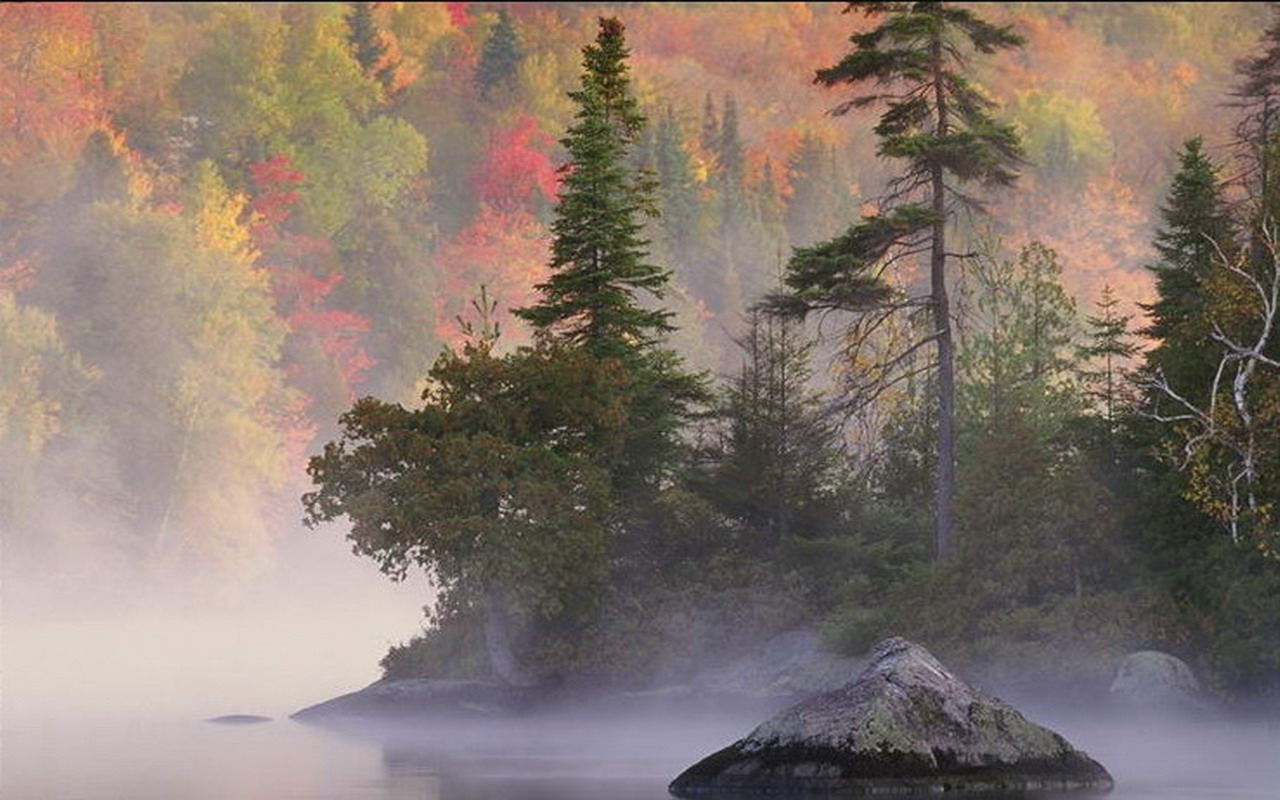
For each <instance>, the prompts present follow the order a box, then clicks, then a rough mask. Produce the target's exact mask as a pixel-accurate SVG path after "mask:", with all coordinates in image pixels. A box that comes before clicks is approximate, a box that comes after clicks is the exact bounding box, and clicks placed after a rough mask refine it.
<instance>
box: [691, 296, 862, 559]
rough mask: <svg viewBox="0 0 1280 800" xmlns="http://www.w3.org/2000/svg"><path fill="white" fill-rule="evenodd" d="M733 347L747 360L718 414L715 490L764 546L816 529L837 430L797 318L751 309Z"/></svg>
mask: <svg viewBox="0 0 1280 800" xmlns="http://www.w3.org/2000/svg"><path fill="white" fill-rule="evenodd" d="M738 346H739V347H740V348H742V351H743V356H744V358H743V364H742V369H741V371H740V372H739V374H738V376H737V377H736V378H735V379H734V381H733V383H732V384H731V386H730V387H729V389H728V392H727V396H726V398H725V403H724V407H723V410H722V412H721V413H722V414H723V416H724V417H725V420H726V422H727V424H728V427H727V430H726V431H725V439H726V441H725V445H724V448H723V454H722V461H721V462H720V464H719V468H718V471H717V475H716V481H715V483H716V490H717V491H716V493H717V496H718V498H719V500H720V505H721V506H722V507H723V508H725V510H726V511H727V513H728V514H729V515H730V516H731V517H733V518H736V519H738V520H740V521H741V522H742V523H743V525H744V526H745V528H746V530H747V532H748V534H749V535H751V536H752V537H753V538H755V539H756V540H757V543H758V544H759V545H761V546H762V547H763V548H765V549H766V550H767V549H768V548H771V547H776V546H777V545H778V544H780V543H781V542H782V541H783V540H784V539H786V538H787V537H789V536H793V535H801V536H816V535H819V534H820V533H821V531H819V530H818V529H817V528H818V527H819V526H821V524H822V521H821V520H820V519H819V518H820V517H821V513H820V512H821V509H822V505H823V499H824V498H826V497H830V496H831V495H832V490H833V486H834V481H835V477H836V471H837V468H838V465H839V452H840V451H839V439H840V428H839V425H838V424H837V423H836V421H835V419H834V418H833V416H832V414H831V409H830V407H829V406H828V405H827V404H826V403H825V402H824V401H823V399H822V397H821V396H820V395H818V394H817V393H815V392H813V391H812V390H811V389H810V388H809V386H808V383H809V381H810V379H811V378H812V369H811V367H810V364H811V359H812V353H813V342H812V341H810V340H807V339H806V338H805V337H804V335H803V331H802V330H801V329H800V326H799V325H798V324H797V323H796V322H794V321H792V320H788V319H779V318H776V317H771V316H769V315H767V314H765V313H764V312H763V311H761V310H759V309H755V310H752V312H751V313H750V315H749V317H748V322H747V331H746V334H745V335H744V336H743V337H742V338H741V339H739V340H738Z"/></svg>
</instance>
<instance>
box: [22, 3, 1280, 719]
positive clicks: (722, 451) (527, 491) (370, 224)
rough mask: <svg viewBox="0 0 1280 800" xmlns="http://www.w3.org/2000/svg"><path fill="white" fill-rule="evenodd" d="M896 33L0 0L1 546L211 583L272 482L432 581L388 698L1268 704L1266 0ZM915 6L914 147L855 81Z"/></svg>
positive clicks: (996, 10) (996, 16) (763, 18)
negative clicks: (929, 45) (1126, 661)
mask: <svg viewBox="0 0 1280 800" xmlns="http://www.w3.org/2000/svg"><path fill="white" fill-rule="evenodd" d="M890 11H891V13H889V14H886V15H873V16H864V15H863V14H861V13H850V14H847V15H841V14H840V8H839V7H838V6H832V5H829V4H823V5H816V4H815V5H806V4H780V5H774V4H758V5H747V6H740V5H739V6H732V7H723V8H719V7H707V6H697V7H694V6H689V7H685V6H680V5H677V4H654V5H651V6H640V7H628V8H627V9H626V10H625V12H623V14H624V16H623V21H624V22H625V23H626V28H625V37H624V32H623V29H622V28H621V26H620V25H619V26H618V27H617V28H610V27H609V26H607V25H603V24H602V23H600V22H599V19H600V18H601V17H604V18H606V19H608V18H610V17H609V14H610V13H612V12H610V11H608V10H607V9H602V7H600V6H595V5H587V6H584V7H578V6H575V5H572V4H557V5H555V6H539V5H535V4H514V5H511V6H504V5H502V4H467V3H446V4H391V3H351V4H254V5H242V4H216V5H205V4H190V5H177V4H174V5H169V4H146V5H143V4H91V5H78V4H4V5H0V40H2V41H3V45H0V95H2V96H3V97H4V98H5V109H6V110H5V112H4V116H3V118H2V120H0V121H2V123H3V124H2V125H0V164H2V176H3V181H0V204H2V205H0V207H2V208H3V210H4V213H3V215H2V218H0V232H2V234H3V235H2V236H0V374H2V375H3V385H2V387H0V437H3V441H4V444H3V449H2V450H0V476H2V477H0V480H2V481H3V485H4V487H5V492H4V495H3V501H0V524H2V525H3V533H4V537H5V546H6V553H5V556H6V570H7V571H8V570H28V571H32V572H36V571H42V570H47V571H48V572H49V573H50V574H56V573H57V572H58V571H59V570H61V571H63V573H64V578H63V579H64V580H65V579H67V577H68V576H69V577H70V579H71V580H79V579H80V578H81V577H82V576H83V573H84V572H85V571H89V572H92V571H95V570H116V571H123V572H125V573H127V574H135V573H138V572H141V571H146V572H149V573H151V574H153V575H155V576H159V577H161V578H163V579H166V580H177V581H181V582H190V583H197V584H199V583H209V584H216V583H219V582H223V581H226V580H227V579H229V578H230V579H239V580H245V579H247V578H249V577H251V576H253V575H254V574H257V573H259V572H261V571H262V570H263V569H264V568H265V567H266V566H267V565H269V563H270V560H271V558H272V554H273V541H274V539H275V537H276V536H278V534H279V532H280V531H281V530H283V529H286V528H287V527H288V526H291V525H293V524H296V520H297V517H298V502H297V498H298V496H299V495H300V494H302V493H303V492H308V493H309V494H308V496H307V501H306V502H307V515H308V518H309V520H310V521H312V522H319V521H321V520H323V519H328V518H338V517H345V518H346V519H344V522H343V524H346V523H347V521H349V522H350V523H351V524H352V525H353V528H352V535H351V538H352V543H353V545H354V547H355V549H356V550H357V552H359V553H361V554H363V555H366V556H370V557H372V558H374V559H375V560H377V561H378V563H379V564H380V566H382V568H383V569H384V570H385V571H387V572H388V573H389V574H392V575H393V576H394V575H402V574H404V572H405V571H406V570H408V569H422V568H424V567H425V568H426V569H427V570H428V572H429V573H430V574H431V576H432V579H433V581H434V583H435V584H436V586H437V587H438V589H439V590H440V601H439V603H438V604H437V606H436V607H435V608H434V609H433V615H432V617H431V620H430V627H429V629H428V631H427V632H426V633H425V634H424V635H423V636H422V637H420V638H418V639H415V640H414V641H412V642H409V643H406V644H405V645H403V646H400V647H396V648H393V650H392V652H391V653H390V654H388V656H387V658H386V659H385V661H384V666H385V667H386V669H387V671H388V674H392V675H437V676H460V675H468V676H475V675H495V676H497V677H500V678H503V679H505V680H509V681H512V682H517V683H536V682H540V681H546V680H550V679H551V678H552V677H554V676H561V677H564V678H569V679H576V680H588V679H590V680H597V681H615V680H628V681H633V682H634V681H636V680H675V679H678V678H680V677H682V676H684V675H687V673H688V672H689V671H690V670H691V669H693V668H694V667H695V666H696V665H697V664H699V663H704V662H705V661H706V660H707V659H716V658H727V657H730V656H733V655H737V654H740V653H743V652H746V651H748V650H749V649H750V648H751V647H752V646H753V645H755V644H758V643H759V642H760V641H762V640H764V639H766V638H768V637H769V636H771V635H773V634H775V633H777V632H780V631H783V630H787V629H790V628H793V627H796V626H800V625H818V626H819V627H820V629H821V630H822V632H823V633H824V636H825V638H826V641H827V642H828V644H829V645H830V646H832V647H834V648H836V649H840V650H844V651H848V652H858V651H860V650H861V649H863V648H865V647H866V646H867V645H868V644H870V643H871V642H873V641H874V640H875V639H877V638H878V637H880V636H883V635H885V634H888V633H896V634H901V635H907V636H912V637H915V638H917V639H919V640H920V641H922V642H924V643H925V644H927V645H928V646H930V647H931V648H933V649H935V650H936V651H938V652H941V653H943V654H945V657H946V658H948V660H954V661H956V662H957V663H963V664H968V665H974V666H975V667H978V666H983V665H986V666H987V667H988V668H994V667H993V666H992V665H996V664H999V665H1003V666H1004V667H1005V668H1008V669H1010V670H1011V671H1015V672H1017V673H1018V674H1020V675H1025V676H1032V677H1037V676H1038V677H1043V678H1051V679H1055V680H1066V681H1078V682H1097V681H1101V680H1104V679H1105V678H1106V677H1107V676H1106V675H1105V672H1106V670H1107V669H1108V668H1109V666H1110V665H1111V664H1112V663H1113V662H1114V657H1115V656H1117V655H1119V654H1122V653H1123V652H1126V651H1128V650H1133V649H1137V648H1139V647H1148V646H1150V647H1158V648H1161V649H1165V650H1169V651H1171V652H1174V653H1176V654H1178V655H1182V656H1184V657H1186V658H1188V660H1190V661H1192V663H1193V664H1195V665H1196V666H1198V667H1199V668H1200V669H1201V670H1202V672H1203V674H1204V675H1205V676H1206V677H1207V678H1208V679H1209V680H1210V682H1211V683H1212V685H1213V686H1214V687H1215V688H1217V689H1219V690H1222V691H1224V692H1234V693H1253V692H1263V691H1275V689H1276V688H1277V681H1276V676H1277V675H1280V631H1278V630H1277V625H1280V622H1277V620H1280V608H1277V605H1280V585H1277V584H1278V583H1280V575H1278V569H1277V563H1276V561H1275V559H1274V557H1273V552H1272V546H1273V544H1274V539H1273V538H1272V536H1271V532H1272V531H1274V529H1275V523H1274V519H1273V515H1274V512H1273V503H1274V501H1275V494H1276V492H1277V483H1276V480H1277V475H1276V471H1277V467H1278V464H1277V460H1278V459H1280V454H1278V453H1277V452H1276V443H1277V442H1280V431H1277V429H1276V428H1277V425H1278V424H1280V418H1278V414H1280V397H1277V389H1278V388H1280V381H1278V380H1277V377H1278V375H1277V373H1278V370H1277V365H1276V360H1277V356H1278V352H1277V349H1278V348H1277V344H1276V341H1275V335H1274V334H1273V330H1274V315H1275V309H1276V302H1277V297H1276V292H1277V290H1278V289H1280V280H1278V279H1277V277H1276V271H1275V263H1276V262H1275V258H1274V248H1275V246H1276V237H1275V232H1274V228H1275V223H1274V221H1273V218H1272V217H1273V214H1274V207H1275V204H1276V202H1277V199H1276V198H1277V197H1280V195H1278V194H1277V192H1276V189H1275V186H1274V185H1273V184H1274V180H1275V177H1274V176H1275V172H1276V170H1275V169H1274V167H1273V166H1272V165H1273V163H1274V158H1275V156H1274V142H1273V138H1274V137H1273V135H1272V134H1273V131H1272V115H1273V101H1274V98H1273V94H1274V92H1275V90H1276V86H1277V85H1280V76H1278V75H1273V74H1272V72H1271V70H1272V68H1273V67H1272V62H1271V61H1270V60H1269V59H1268V58H1267V57H1266V54H1267V53H1269V52H1271V49H1272V48H1273V47H1276V46H1278V45H1277V41H1278V40H1280V33H1278V32H1277V31H1276V30H1275V29H1271V30H1269V31H1268V33H1267V35H1266V36H1265V37H1264V38H1263V41H1262V42H1261V43H1259V42H1258V37H1257V31H1258V30H1261V29H1262V28H1263V27H1264V25H1265V24H1266V20H1267V19H1268V12H1267V10H1266V9H1265V8H1263V7H1260V6H1253V5H1247V4H1228V5H1212V6H1210V7H1201V6H1198V5H1195V4H1163V5H1161V4H1136V5H1121V4H1101V5H1081V6H1070V7H1067V8H1065V10H1064V9H1063V8H1059V7H1056V6H1054V7H1050V6H1038V5H1036V4H1026V5H1020V4H1006V5H1002V6H999V7H989V8H985V9H981V11H980V12H979V13H980V15H981V16H982V18H983V19H978V18H977V17H972V16H966V15H965V12H960V11H957V10H955V9H954V8H952V7H950V6H934V5H929V4H923V5H922V6H921V10H920V11H919V12H918V13H914V14H903V13H901V11H902V9H901V8H898V7H896V6H894V8H892V9H890ZM948 15H951V16H948ZM984 20H985V21H984ZM883 25H887V26H888V27H887V28H886V29H884V32H883V33H882V34H880V35H870V36H869V38H868V35H869V34H870V32H873V31H876V30H878V29H879V28H878V26H883ZM938 26H941V27H940V28H939V27H938ZM934 30H942V31H944V32H945V36H946V37H949V38H948V39H947V41H948V42H949V43H954V44H955V45H956V46H957V47H959V48H961V50H960V52H959V53H958V54H960V55H964V56H966V60H962V61H956V62H954V63H952V64H950V65H949V66H948V67H947V68H948V69H953V70H955V72H954V73H953V78H954V79H953V80H950V82H948V83H947V84H946V86H947V88H948V90H949V91H950V90H954V91H955V92H956V94H955V96H954V97H952V98H951V99H950V100H949V102H950V105H948V106H947V107H948V109H949V111H948V112H944V115H943V117H942V119H943V120H944V123H945V127H946V131H947V132H948V133H949V135H950V136H951V138H950V139H947V136H946V135H935V134H937V133H938V132H937V130H936V128H935V126H936V125H937V122H938V120H939V116H938V110H939V109H938V107H937V105H936V103H935V101H934V99H933V98H930V97H926V98H924V102H923V104H922V105H918V106H917V105H912V99H911V98H912V97H913V95H912V94H911V92H912V91H913V84H912V81H916V83H917V84H919V85H917V86H915V89H919V86H921V85H927V83H928V82H927V81H921V80H920V78H919V74H920V71H919V70H916V71H915V72H911V73H910V74H906V73H901V74H896V75H893V74H890V73H889V72H883V74H882V72H881V71H882V70H891V69H892V68H893V64H891V63H889V61H890V60H877V58H876V57H875V56H874V55H863V56H858V55H857V53H859V52H863V53H864V54H865V53H868V52H873V51H874V50H875V48H876V47H877V46H882V47H889V46H896V45H899V44H901V45H902V46H904V47H907V48H908V49H910V48H911V47H912V46H913V43H918V41H920V37H921V36H925V37H926V38H927V34H928V32H929V31H934ZM851 33H855V34H856V33H861V34H863V35H864V38H862V39H861V40H860V41H859V40H858V39H855V41H854V43H853V46H852V47H851V42H850V39H849V37H850V34H851ZM593 42H594V44H591V45H589V46H588V49H587V51H585V52H584V51H583V49H582V48H583V45H586V44H588V43H593ZM948 46H949V45H948ZM627 48H630V55H628V53H627ZM975 49H976V50H978V51H981V52H980V53H977V54H975V53H973V50H975ZM969 56H974V57H973V58H968V57H969ZM913 57H914V58H919V59H921V62H920V63H921V64H925V62H928V64H936V62H933V61H930V59H929V58H928V53H921V52H916V53H915V54H914V55H913ZM1241 58H1245V59H1252V60H1246V61H1243V62H1242V61H1240V59H1241ZM897 63H900V62H897ZM817 70H823V73H825V75H826V77H825V78H823V79H822V80H820V82H821V83H824V84H826V85H827V87H828V88H823V87H815V86H813V84H814V75H815V71H817ZM924 72H926V73H927V72H928V70H924ZM823 73H819V76H820V78H821V77H822V74H823ZM879 77H885V78H888V79H891V80H889V84H888V85H887V90H889V94H890V95H892V94H894V93H895V92H897V91H898V90H899V89H901V90H902V91H903V92H905V94H901V95H898V96H896V97H894V96H890V97H882V98H879V99H877V100H876V101H875V102H870V103H868V104H866V105H865V106H863V105H861V104H856V103H855V104H853V105H852V106H849V107H848V108H847V113H844V114H841V115H831V114H828V113H827V112H828V111H829V110H831V109H832V108H833V107H836V106H840V105H842V104H846V105H847V104H848V102H849V101H850V100H851V99H852V98H855V97H856V96H857V94H858V93H859V92H866V93H873V94H874V93H878V92H879V91H880V90H879V89H877V88H876V86H875V79H876V78H879ZM881 88H886V87H881ZM965 92H969V94H965ZM915 96H916V97H920V95H915ZM989 99H993V100H994V101H995V104H994V105H992V106H990V107H988V103H989ZM894 103H897V108H899V109H900V113H897V114H893V113H889V114H886V108H892V107H893V104H894ZM931 103H933V105H930V104H931ZM975 115H976V116H975ZM1199 135H1203V136H1204V137H1205V139H1204V142H1206V143H1207V142H1213V143H1214V144H1212V145H1210V144H1206V143H1202V142H1200V140H1198V139H1195V138H1194V137H1196V136H1199ZM931 148H932V149H931ZM565 165H568V167H567V168H566V167H565ZM935 172H937V173H938V174H937V176H936V177H941V178H942V179H943V187H944V194H945V197H944V198H943V200H944V202H943V203H942V204H941V205H940V206H935V205H934V200H936V199H937V195H933V194H929V192H930V191H931V190H932V189H933V187H934V186H935V184H934V180H933V179H934V177H935V174H934V173H935ZM588 178H590V179H588ZM1015 178H1016V180H1015ZM1002 184H1012V186H1011V187H1010V188H1005V189H1000V188H999V187H1000V186H1001V185H1002ZM962 199H963V200H966V202H960V201H961V200H962ZM968 201H971V202H968ZM851 223H852V227H850V225H851ZM1153 230H1155V231H1156V233H1155V235H1154V240H1153V239H1152V231H1153ZM938 242H941V245H940V246H938V247H935V246H934V244H935V243H938ZM931 273H932V275H931ZM938 275H941V276H942V277H943V278H945V280H943V281H942V282H941V283H939V282H938V281H937V280H931V278H932V277H935V276H938ZM1153 287H1154V288H1153ZM940 288H941V289H942V290H945V291H947V292H949V296H948V298H947V302H946V304H942V303H941V302H940V297H941V293H940ZM766 299H767V300H768V302H766V303H764V304H763V305H762V304H761V301H762V300H766ZM1138 301H1143V302H1145V303H1146V305H1144V306H1143V307H1142V308H1137V307H1135V305H1134V304H1135V302H1138ZM943 331H945V332H946V336H945V337H944V336H943V335H941V334H942V332H943ZM819 333H821V336H818V334H819ZM943 338H946V339H948V340H949V344H950V346H949V347H948V348H947V352H946V353H944V354H942V357H941V359H939V354H940V348H939V342H940V340H941V339H943ZM948 362H950V365H951V369H950V370H949V372H950V374H951V378H950V381H949V384H950V385H949V386H944V385H943V384H945V383H947V381H945V380H943V381H940V380H939V374H940V373H939V370H938V369H937V366H938V365H939V364H940V363H941V364H946V363H948ZM943 372H948V370H943ZM357 398H364V399H360V400H357ZM374 398H378V399H374ZM940 400H944V401H946V402H940ZM940 412H944V413H940ZM340 416H341V420H340V421H339V418H340ZM944 417H950V418H953V424H952V425H951V426H950V431H951V433H950V435H949V436H946V437H945V439H946V440H947V441H949V442H950V446H941V447H940V444H941V443H940V442H939V436H938V431H939V429H940V425H939V422H940V418H944ZM944 429H945V426H944ZM327 441H331V442H332V444H330V446H329V448H328V449H326V450H325V452H324V454H323V455H321V456H319V457H316V458H314V460H312V461H311V470H310V471H311V479H312V481H314V485H313V484H312V482H311V481H308V480H307V477H306V475H305V474H304V473H305V467H306V465H307V463H308V460H309V457H312V456H314V455H315V454H316V453H317V452H318V451H319V448H320V447H321V445H323V443H325V442H327ZM940 451H942V452H945V453H948V454H949V455H948V456H946V457H945V458H944V460H946V461H953V463H954V465H955V470H954V474H953V476H952V477H951V478H950V479H948V480H945V481H942V482H940V481H939V479H938V475H939V469H938V467H939V459H938V453H939V452H940ZM940 487H941V491H940V490H939V489H940ZM940 497H943V498H945V497H950V498H952V503H951V508H952V513H951V514H950V515H949V517H950V518H951V519H952V520H953V521H952V522H950V523H949V524H941V525H940V524H939V522H938V519H937V515H936V514H935V509H936V508H937V504H938V501H939V498H940ZM944 516H947V515H944ZM944 530H945V532H946V533H945V534H944V533H943V531H944ZM940 545H941V547H940ZM940 555H946V558H940V557H939V556H940Z"/></svg>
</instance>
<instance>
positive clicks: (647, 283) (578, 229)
mask: <svg viewBox="0 0 1280 800" xmlns="http://www.w3.org/2000/svg"><path fill="white" fill-rule="evenodd" d="M627 55H628V51H627V47H626V42H625V39H624V36H623V26H622V23H621V22H619V21H618V20H617V19H601V20H600V32H599V34H598V35H597V37H596V42H595V44H592V45H588V46H587V47H585V48H584V49H583V74H582V83H581V88H580V89H579V90H578V91H576V92H573V93H571V95H570V96H571V97H572V98H573V99H574V101H575V102H576V103H577V104H578V106H579V110H578V114H577V122H576V123H575V124H574V125H573V126H572V127H571V128H570V129H569V131H568V134H567V135H566V137H565V138H564V139H563V140H562V144H564V146H565V148H566V150H567V151H568V154H569V165H568V174H567V175H566V176H565V178H564V181H563V184H562V188H561V192H560V199H559V201H558V203H557V204H556V208H555V220H554V221H553V222H552V224H551V231H552V234H553V235H554V239H553V240H552V245H551V270H552V274H551V277H550V278H549V279H548V280H547V281H546V282H545V283H542V284H539V285H538V287H537V288H538V289H539V291H541V292H542V298H541V300H540V302H539V303H538V304H537V305H534V306H531V307H528V308H522V309H517V310H516V314H517V315H518V316H519V317H521V318H523V319H525V320H527V321H528V322H530V323H532V324H533V326H534V328H535V329H536V330H538V331H540V332H542V333H545V334H550V335H552V336H555V337H557V338H558V339H559V340H560V341H562V342H565V343H568V344H570V345H573V346H581V347H582V348H584V349H585V351H586V352H587V353H589V354H590V355H591V356H593V357H595V358H598V359H608V360H618V361H619V362H621V363H622V364H624V365H625V367H626V369H627V370H628V372H629V380H630V383H629V390H628V391H629V392H630V398H629V401H628V402H629V404H630V405H629V414H628V416H629V418H630V420H631V425H632V430H631V432H630V435H629V436H628V441H627V444H626V445H625V446H624V447H623V448H622V450H621V452H620V453H619V455H618V460H617V461H616V462H615V463H614V468H613V476H614V480H615V484H616V485H618V486H626V487H630V489H631V490H638V489H641V488H643V487H644V486H645V485H646V484H648V483H651V482H653V481H656V480H658V479H659V478H660V477H661V476H662V475H663V474H664V473H665V471H666V469H667V467H668V465H669V459H670V456H671V454H672V449H673V448H674V446H675V437H676V433H677V428H678V426H679V424H680V419H681V417H682V416H683V415H685V414H686V413H687V409H688V407H689V405H690V404H691V403H693V402H696V401H698V400H699V399H700V398H701V397H702V394H703V390H702V387H701V381H700V379H699V378H697V377H696V376H694V375H690V374H688V373H686V372H685V371H684V369H683V366H682V362H681V359H680V357H679V356H677V355H676V354H675V353H674V352H673V351H670V350H666V349H663V348H662V347H660V346H659V345H660V343H661V340H662V338H663V337H664V336H665V335H666V334H667V333H668V332H670V331H671V330H672V326H671V324H670V322H669V319H670V317H671V312H669V311H667V310H665V309H662V308H647V307H645V306H642V305H641V304H640V302H639V298H638V297H637V295H638V294H640V293H644V294H646V295H648V296H650V297H652V298H653V299H655V300H660V299H661V298H662V296H663V290H664V287H665V286H666V284H667V280H668V278H669V273H668V272H667V271H666V270H664V269H661V268H659V267H657V266H654V265H652V264H649V263H646V262H647V255H648V254H647V250H646V247H647V245H648V242H647V241H645V240H644V239H642V238H641V235H640V234H641V231H642V228H643V224H642V222H641V218H642V216H643V215H645V214H650V213H654V211H655V208H654V199H653V192H654V186H653V182H652V180H651V179H650V178H649V176H647V175H645V174H639V173H637V172H636V171H635V170H634V169H633V168H632V167H630V166H629V154H630V152H631V149H632V147H633V146H634V145H635V143H636V142H637V140H638V137H639V135H640V133H641V131H642V129H643V127H644V125H645V118H644V117H643V115H641V114H640V112H639V110H638V106H637V103H636V100H635V98H634V97H633V96H632V94H631V89H630V78H629V74H628V72H629V70H628V67H627Z"/></svg>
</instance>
